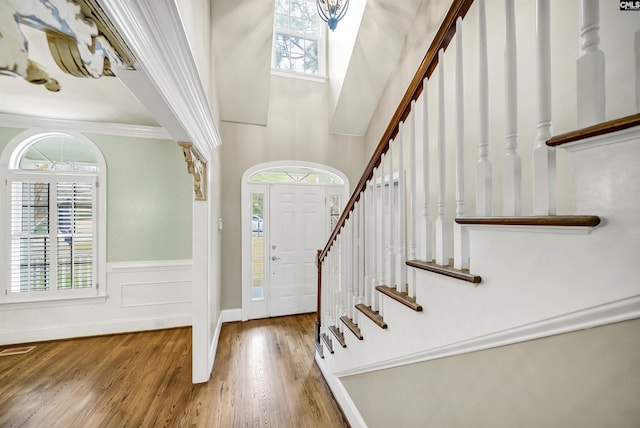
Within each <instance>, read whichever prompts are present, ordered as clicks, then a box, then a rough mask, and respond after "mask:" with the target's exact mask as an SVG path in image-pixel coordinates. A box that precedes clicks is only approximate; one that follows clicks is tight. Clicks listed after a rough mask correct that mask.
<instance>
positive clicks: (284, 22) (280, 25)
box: [274, 13, 289, 30]
mask: <svg viewBox="0 0 640 428" xmlns="http://www.w3.org/2000/svg"><path fill="white" fill-rule="evenodd" d="M274 24H275V27H276V30H288V29H289V16H288V15H280V14H279V13H276V15H275V17H274Z"/></svg>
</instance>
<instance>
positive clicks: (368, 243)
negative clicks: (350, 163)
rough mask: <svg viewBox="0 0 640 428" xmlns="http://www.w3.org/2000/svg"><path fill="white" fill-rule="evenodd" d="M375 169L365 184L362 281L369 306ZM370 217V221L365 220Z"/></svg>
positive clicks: (371, 278)
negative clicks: (363, 274) (363, 271)
mask: <svg viewBox="0 0 640 428" xmlns="http://www.w3.org/2000/svg"><path fill="white" fill-rule="evenodd" d="M375 177H376V175H375V169H374V170H373V172H372V174H371V180H369V185H368V186H367V199H366V201H367V205H366V207H365V208H366V209H365V215H364V218H365V222H364V227H365V233H364V251H365V253H364V254H365V279H364V283H363V287H364V301H363V303H364V304H365V305H366V306H371V288H370V287H369V286H370V284H371V281H372V280H373V278H375V271H374V269H375V248H376V247H375V234H376V228H375V224H376V223H375V219H374V216H375V212H376V209H375V208H376V207H375V199H374V195H375V193H374V191H375V186H376V178H375ZM368 219H370V221H367V220H368Z"/></svg>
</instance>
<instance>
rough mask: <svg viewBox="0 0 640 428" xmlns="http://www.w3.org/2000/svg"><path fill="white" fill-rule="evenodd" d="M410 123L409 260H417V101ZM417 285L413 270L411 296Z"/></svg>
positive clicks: (409, 285) (410, 114)
mask: <svg viewBox="0 0 640 428" xmlns="http://www.w3.org/2000/svg"><path fill="white" fill-rule="evenodd" d="M407 120H408V121H409V125H408V126H409V135H408V144H409V168H410V171H411V196H410V198H409V220H410V232H409V259H410V260H415V259H416V258H417V255H416V238H417V236H418V232H417V229H418V213H417V206H418V204H417V203H416V202H417V200H418V189H417V184H418V172H417V171H418V160H417V159H416V144H417V142H416V102H415V100H412V101H411V111H410V112H409V117H408V118H407ZM403 268H404V269H407V265H406V264H405V265H404V267H403ZM415 284H416V271H415V269H412V270H411V281H409V283H408V284H407V286H408V290H407V293H409V296H411V297H415V295H416V292H415Z"/></svg>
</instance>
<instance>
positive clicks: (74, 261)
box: [57, 183, 94, 289]
mask: <svg viewBox="0 0 640 428" xmlns="http://www.w3.org/2000/svg"><path fill="white" fill-rule="evenodd" d="M93 192H94V187H93V185H92V184H91V183H58V185H57V208H58V288H59V289H65V288H90V287H92V286H93V221H94V220H93Z"/></svg>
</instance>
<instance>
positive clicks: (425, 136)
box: [420, 78, 433, 262]
mask: <svg viewBox="0 0 640 428" xmlns="http://www.w3.org/2000/svg"><path fill="white" fill-rule="evenodd" d="M428 84H429V80H428V79H426V78H425V79H424V80H423V81H422V117H421V120H420V121H421V125H422V126H421V128H422V139H421V143H422V188H423V189H422V193H423V194H424V201H423V204H422V226H423V228H424V230H423V236H422V237H423V239H424V241H423V248H422V258H423V259H424V260H425V261H428V262H430V261H431V260H433V251H432V246H433V245H432V239H433V238H432V226H431V219H430V218H429V198H430V196H431V195H430V192H429V190H430V189H429V182H430V180H429V107H428V102H429V101H428V99H427V86H428Z"/></svg>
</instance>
